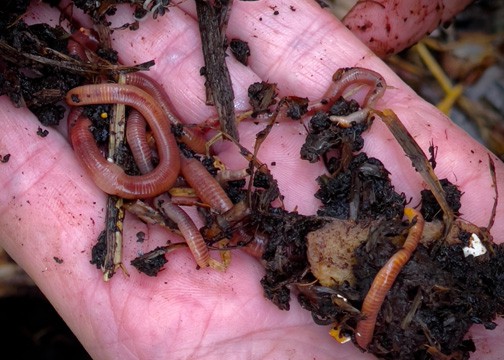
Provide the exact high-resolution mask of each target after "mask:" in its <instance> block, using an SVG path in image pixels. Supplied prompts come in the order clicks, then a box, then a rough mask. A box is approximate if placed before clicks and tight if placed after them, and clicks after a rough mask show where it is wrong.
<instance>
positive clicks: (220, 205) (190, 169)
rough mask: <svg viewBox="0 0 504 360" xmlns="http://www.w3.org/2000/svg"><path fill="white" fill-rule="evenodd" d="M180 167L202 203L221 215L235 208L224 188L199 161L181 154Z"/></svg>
mask: <svg viewBox="0 0 504 360" xmlns="http://www.w3.org/2000/svg"><path fill="white" fill-rule="evenodd" d="M180 165H181V166H180V170H181V172H182V176H183V177H184V179H186V181H187V182H188V183H189V185H190V186H191V187H192V188H193V189H194V191H195V192H196V195H198V197H199V198H200V199H201V201H203V202H204V203H206V204H208V205H210V207H211V208H212V209H214V210H216V211H217V212H218V213H220V214H223V213H225V212H226V211H228V210H230V209H231V208H232V207H233V203H232V202H231V200H230V199H229V197H228V196H227V194H226V192H225V191H224V189H223V188H222V186H220V184H219V182H218V181H217V180H215V178H214V177H213V176H212V175H211V174H210V173H209V172H208V171H207V169H205V167H204V166H203V164H202V163H200V162H199V161H198V160H197V159H195V158H186V157H185V156H184V155H182V154H181V155H180Z"/></svg>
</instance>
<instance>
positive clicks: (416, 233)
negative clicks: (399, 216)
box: [355, 208, 425, 349]
mask: <svg viewBox="0 0 504 360" xmlns="http://www.w3.org/2000/svg"><path fill="white" fill-rule="evenodd" d="M404 214H405V215H406V216H407V217H408V219H409V221H412V220H413V219H414V218H416V223H415V224H414V225H413V226H412V227H411V228H410V230H409V232H408V237H407V238H406V241H405V242H404V245H403V247H402V248H401V249H400V250H399V251H397V252H396V253H395V254H394V255H393V256H392V257H391V258H390V259H389V261H387V263H386V264H385V265H384V266H383V267H382V268H381V269H380V271H378V274H376V277H375V278H374V280H373V283H372V284H371V287H370V289H369V291H368V293H367V295H366V298H365V299H364V303H363V304H362V310H361V314H362V315H363V316H364V318H363V319H362V320H360V321H359V322H358V323H357V329H356V336H355V340H356V341H357V344H358V345H359V346H360V347H361V348H363V349H366V348H367V347H368V345H369V343H370V342H371V340H372V338H373V333H374V328H375V325H376V318H377V317H378V313H379V312H380V309H381V306H382V304H383V301H384V300H385V297H386V296H387V293H388V291H389V290H390V289H391V288H392V285H393V284H394V281H395V279H396V278H397V276H398V275H399V273H400V271H401V269H402V268H403V267H404V265H405V264H406V263H407V262H408V260H409V259H410V257H411V254H412V253H413V251H415V249H416V247H417V245H418V243H419V241H420V239H421V237H422V232H423V228H424V223H425V221H424V219H423V217H422V215H421V214H420V213H419V212H418V211H416V210H414V209H411V208H406V209H405V210H404Z"/></svg>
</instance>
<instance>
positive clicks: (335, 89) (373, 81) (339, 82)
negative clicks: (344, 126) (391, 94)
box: [317, 67, 387, 111]
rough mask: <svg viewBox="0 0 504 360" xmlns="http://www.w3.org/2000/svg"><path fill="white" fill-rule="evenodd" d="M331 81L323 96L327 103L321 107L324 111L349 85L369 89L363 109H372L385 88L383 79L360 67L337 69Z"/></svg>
mask: <svg viewBox="0 0 504 360" xmlns="http://www.w3.org/2000/svg"><path fill="white" fill-rule="evenodd" d="M332 80H333V82H332V83H331V85H330V86H329V89H327V91H326V93H325V94H324V96H323V98H324V99H326V100H327V103H326V104H325V105H323V106H322V109H323V110H325V111H327V110H329V109H330V108H331V106H332V105H333V104H334V103H335V102H336V101H337V100H338V99H339V98H340V97H341V96H343V94H344V92H345V90H346V89H348V88H349V87H350V86H351V85H368V86H369V87H370V89H369V91H368V93H367V94H366V97H365V98H364V101H363V103H362V107H363V108H365V107H373V105H374V104H375V103H376V101H378V99H380V98H381V97H382V96H383V94H384V93H385V88H386V87H387V83H386V82H385V79H384V78H383V77H382V76H381V75H380V74H378V73H377V72H376V71H373V70H369V69H364V68H360V67H352V68H343V69H339V70H338V71H336V72H335V73H334V75H333V78H332ZM317 109H318V107H317Z"/></svg>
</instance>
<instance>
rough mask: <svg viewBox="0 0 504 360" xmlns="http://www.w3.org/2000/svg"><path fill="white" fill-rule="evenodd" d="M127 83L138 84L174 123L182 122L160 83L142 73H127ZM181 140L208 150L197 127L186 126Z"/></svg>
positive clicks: (197, 149)
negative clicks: (174, 112)
mask: <svg viewBox="0 0 504 360" xmlns="http://www.w3.org/2000/svg"><path fill="white" fill-rule="evenodd" d="M126 84H129V85H133V86H137V87H139V88H140V89H142V90H144V91H145V92H147V93H149V94H150V95H151V96H152V97H153V98H154V99H155V100H156V101H157V103H158V104H159V106H160V107H161V108H162V109H163V111H164V112H165V114H166V116H167V117H168V119H169V120H170V121H171V123H172V124H174V125H179V124H181V121H180V120H179V119H178V118H177V117H176V116H175V114H173V112H172V111H171V108H172V107H173V105H172V103H171V100H170V98H169V97H168V94H167V93H166V92H165V91H164V89H163V87H162V86H161V85H160V84H159V83H157V82H156V81H154V80H152V79H151V78H149V77H148V76H146V75H143V74H141V73H130V74H126ZM180 140H181V141H182V142H183V143H184V144H186V145H187V146H189V147H190V148H191V149H192V150H194V151H195V152H197V153H200V154H204V153H205V151H206V140H205V138H204V137H203V134H202V133H201V132H199V131H197V130H196V129H191V128H187V127H185V128H184V134H183V135H182V137H181V139H180Z"/></svg>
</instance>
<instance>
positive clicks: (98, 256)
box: [89, 230, 107, 269]
mask: <svg viewBox="0 0 504 360" xmlns="http://www.w3.org/2000/svg"><path fill="white" fill-rule="evenodd" d="M106 240H107V239H106V232H105V230H104V231H102V232H101V233H100V235H99V236H98V239H97V241H96V244H95V245H93V248H92V249H91V260H90V261H89V262H90V263H91V264H93V265H95V266H96V268H97V269H101V267H102V266H103V264H104V263H105V256H106V254H107V242H106Z"/></svg>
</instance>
